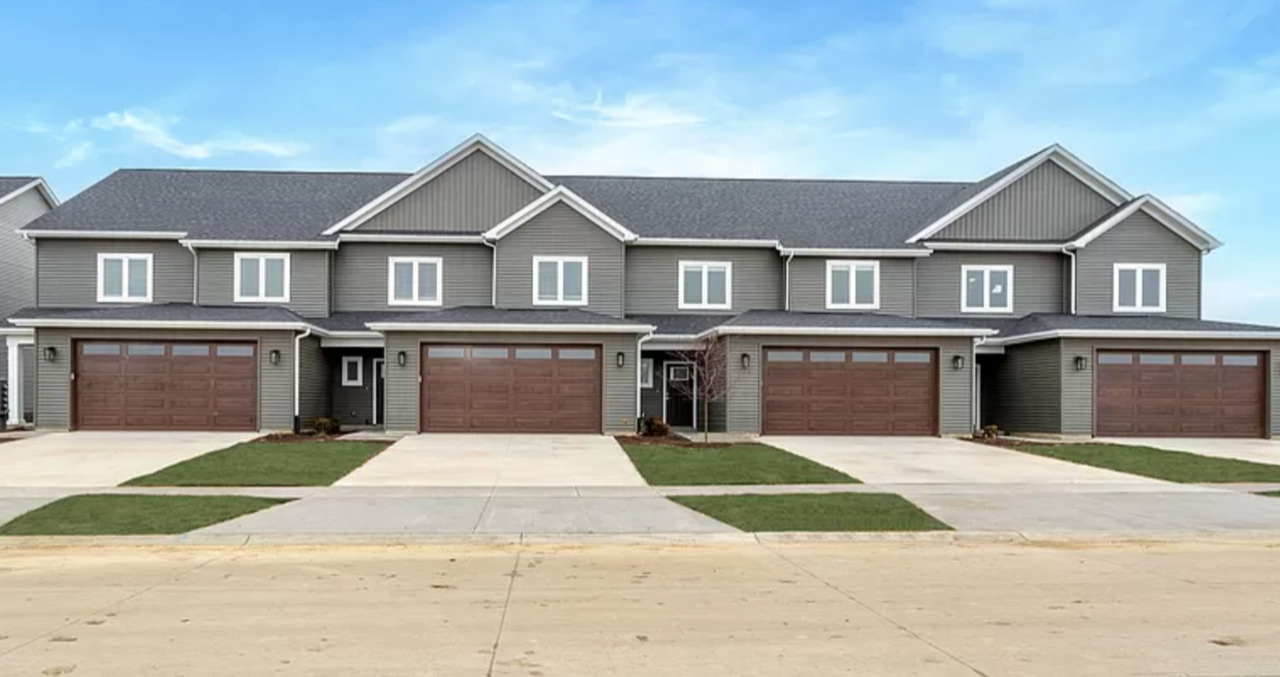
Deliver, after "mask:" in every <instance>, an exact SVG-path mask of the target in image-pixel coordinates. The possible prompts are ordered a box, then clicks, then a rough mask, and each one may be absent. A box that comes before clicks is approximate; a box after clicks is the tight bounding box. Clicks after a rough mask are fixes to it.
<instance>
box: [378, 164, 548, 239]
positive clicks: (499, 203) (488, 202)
mask: <svg viewBox="0 0 1280 677" xmlns="http://www.w3.org/2000/svg"><path fill="white" fill-rule="evenodd" d="M540 195H542V191H541V190H539V189H538V188H535V187H534V186H532V185H531V184H530V183H529V182H528V181H525V180H524V179H522V178H520V177H519V176H516V175H515V174H513V173H511V171H510V170H508V169H507V168H506V167H503V166H502V165H501V164H499V163H498V162H497V161H495V160H494V159H493V158H491V157H489V155H488V154H486V153H484V152H483V151H479V150H477V151H474V152H472V153H471V154H470V155H468V156H467V157H465V158H463V159H462V160H460V161H458V163H457V164H455V165H453V166H452V167H450V168H449V169H447V170H445V171H444V173H442V174H440V175H439V176H437V177H435V178H434V179H432V180H431V181H430V182H428V183H427V184H426V185H424V186H422V187H421V188H418V189H417V190H415V191H413V192H412V193H410V194H408V195H406V196H404V197H403V198H401V199H400V200H399V201H397V202H396V203H395V204H393V205H391V206H390V207H387V208H386V209H385V210H383V211H382V212H381V213H379V214H378V215H377V216H374V217H373V218H372V219H369V220H368V221H366V222H365V223H363V224H361V225H360V226H358V227H357V228H356V230H365V231H401V232H403V231H421V232H457V233H482V232H484V231H486V230H489V229H490V228H492V227H494V226H496V225H498V224H499V223H501V222H502V221H503V220H504V219H506V218H507V217H508V216H511V215H512V214H514V213H516V212H517V211H519V210H520V208H521V207H524V206H525V205H527V204H529V203H530V202H533V201H534V200H536V199H537V198H538V197H539V196H540Z"/></svg>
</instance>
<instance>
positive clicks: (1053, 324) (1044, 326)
mask: <svg viewBox="0 0 1280 677" xmlns="http://www.w3.org/2000/svg"><path fill="white" fill-rule="evenodd" d="M972 324H975V325H985V326H989V327H994V328H997V329H999V330H1000V335H999V338H1008V337H1010V336H1019V335H1022V334H1035V333H1039V332H1045V331H1060V330H1085V331H1087V330H1098V331H1204V332H1215V331H1217V332H1278V331H1280V327H1268V326H1265V325H1260V324H1242V323H1239V322H1219V321H1217V320H1194V319H1190V318H1182V317H1164V316H1158V315H1056V314H1046V313H1032V314H1031V315H1027V316H1026V317H1023V318H1021V319H1019V320H1015V321H1012V322H1008V321H1005V323H1002V324H997V323H995V322H991V321H984V320H973V321H972Z"/></svg>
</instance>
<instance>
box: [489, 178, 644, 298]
mask: <svg viewBox="0 0 1280 677" xmlns="http://www.w3.org/2000/svg"><path fill="white" fill-rule="evenodd" d="M626 255H627V252H626V247H625V246H624V245H623V244H622V242H621V241H620V240H618V239H617V238H615V237H613V236H612V235H610V234H609V233H608V232H606V231H605V230H604V229H602V228H600V227H599V226H597V225H596V224H594V223H592V222H591V221H589V220H588V219H587V218H586V217H585V216H583V215H582V214H579V213H578V212H577V210H575V209H573V208H572V207H570V206H568V205H566V204H564V203H559V204H555V205H552V206H551V207H549V208H547V210H546V211H544V212H542V213H541V214H538V215H537V216H535V217H533V218H532V219H530V220H529V221H528V222H527V223H525V224H524V225H522V226H520V227H519V228H516V229H515V230H513V231H511V232H510V233H509V234H508V235H507V236H506V237H504V238H502V239H501V240H499V241H498V243H497V249H496V252H495V256H496V265H497V266H498V276H497V277H498V294H497V307H498V308H553V307H555V306H545V305H538V306H535V305H534V304H533V257H535V256H585V257H587V259H588V261H587V277H588V279H587V305H586V306H585V308H586V310H590V311H593V312H597V313H602V314H604V315H613V316H615V317H621V316H622V310H623V308H622V300H623V285H624V277H625V275H624V270H625V262H626V258H627V256H626ZM578 307H582V306H578Z"/></svg>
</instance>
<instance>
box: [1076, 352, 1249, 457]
mask: <svg viewBox="0 0 1280 677" xmlns="http://www.w3.org/2000/svg"><path fill="white" fill-rule="evenodd" d="M1122 361H1123V359H1122V358H1120V356H1119V355H1118V354H1116V353H1108V352H1106V351H1102V352H1100V353H1099V356H1098V360H1097V374H1096V379H1097V384H1096V387H1095V395H1094V398H1095V400H1094V407H1095V412H1096V423H1095V426H1096V429H1097V434H1099V435H1116V436H1124V435H1150V436H1163V435H1185V436H1203V437H1261V436H1263V434H1264V430H1263V426H1264V421H1265V417H1264V415H1263V414H1264V411H1265V407H1266V403H1267V393H1266V377H1265V373H1264V370H1263V365H1264V364H1265V360H1264V359H1263V358H1262V356H1261V355H1260V354H1258V353H1209V352H1204V353H1179V354H1176V355H1175V354H1174V353H1159V352H1144V353H1141V354H1139V355H1138V358H1137V359H1132V360H1130V361H1129V363H1128V364H1119V363H1117V362H1122ZM1232 365H1243V366H1232ZM1126 382H1128V383H1133V384H1135V386H1134V387H1131V388H1125V387H1121V385H1120V384H1123V383H1126Z"/></svg>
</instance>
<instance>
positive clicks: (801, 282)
mask: <svg viewBox="0 0 1280 677" xmlns="http://www.w3.org/2000/svg"><path fill="white" fill-rule="evenodd" d="M828 260H845V259H823V258H811V257H801V256H797V257H795V258H793V259H792V260H791V310H794V311H809V312H815V311H816V312H833V313H839V312H854V313H857V312H864V313H865V312H878V313H888V314H890V315H906V316H910V315H911V314H912V312H913V310H914V308H915V259H880V308H879V309H877V310H874V311H866V310H835V309H831V310H828V309H827V261H828Z"/></svg>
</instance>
